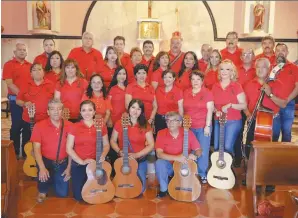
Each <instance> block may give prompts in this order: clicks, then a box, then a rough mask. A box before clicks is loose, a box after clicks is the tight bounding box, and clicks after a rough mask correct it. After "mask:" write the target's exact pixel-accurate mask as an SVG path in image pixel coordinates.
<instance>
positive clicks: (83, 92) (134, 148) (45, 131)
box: [3, 32, 298, 202]
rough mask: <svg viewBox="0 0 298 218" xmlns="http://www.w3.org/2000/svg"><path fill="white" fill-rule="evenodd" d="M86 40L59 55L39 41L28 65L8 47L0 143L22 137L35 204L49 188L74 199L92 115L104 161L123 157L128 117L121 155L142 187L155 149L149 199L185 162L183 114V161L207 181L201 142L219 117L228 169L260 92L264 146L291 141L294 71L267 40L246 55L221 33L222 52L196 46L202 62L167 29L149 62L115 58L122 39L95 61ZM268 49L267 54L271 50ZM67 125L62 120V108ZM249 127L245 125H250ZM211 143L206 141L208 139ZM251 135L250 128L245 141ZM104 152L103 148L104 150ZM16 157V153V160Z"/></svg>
mask: <svg viewBox="0 0 298 218" xmlns="http://www.w3.org/2000/svg"><path fill="white" fill-rule="evenodd" d="M93 41H94V36H93V34H92V33H90V32H85V33H84V34H83V36H82V46H81V47H78V48H74V49H72V50H71V51H70V53H69V55H68V58H67V59H66V60H64V59H63V57H62V55H61V53H60V52H59V51H57V50H54V48H55V42H54V40H53V39H48V38H47V39H45V40H44V41H43V46H44V50H45V52H44V53H43V54H41V55H39V56H37V57H36V58H35V60H34V62H33V64H31V63H29V62H28V61H26V60H25V58H26V56H27V47H26V45H25V44H23V43H17V44H16V47H15V50H14V58H13V59H12V60H10V61H8V62H7V63H5V65H4V68H3V79H4V80H5V81H6V84H7V86H8V89H9V94H8V98H9V102H10V110H11V119H12V126H11V132H10V138H11V140H13V141H14V145H15V152H16V154H17V155H19V153H20V147H21V146H20V133H21V132H22V146H23V147H24V145H25V144H26V143H27V142H28V141H29V140H30V141H31V142H33V145H34V154H35V158H36V161H37V166H38V190H39V194H38V197H37V201H38V202H43V201H44V200H45V198H46V194H47V193H48V189H49V187H50V185H51V184H52V183H54V188H55V190H56V193H57V195H58V196H60V197H64V196H66V195H67V194H68V186H67V183H68V180H69V179H70V178H71V177H72V178H73V181H72V191H73V194H74V198H75V199H76V200H82V196H81V190H82V187H83V185H84V183H85V182H86V179H87V175H86V165H87V164H88V163H90V162H92V161H94V160H95V159H96V127H95V125H94V116H95V115H96V114H100V115H101V116H102V118H103V122H104V126H103V128H102V137H103V145H104V149H103V153H102V155H101V158H100V161H103V160H105V159H106V158H107V159H109V160H110V162H111V163H113V162H114V161H115V159H116V158H117V157H118V156H122V155H123V151H122V148H123V141H122V137H123V128H122V124H121V116H122V114H123V113H124V112H128V114H129V117H130V124H131V125H129V127H128V139H129V145H130V146H129V156H130V157H131V158H134V159H136V160H138V162H139V167H138V175H139V177H140V179H141V181H142V184H143V192H144V191H145V190H146V173H147V161H146V156H147V155H148V154H149V153H150V152H152V151H153V150H154V149H155V150H156V155H157V157H158V160H157V161H156V164H155V167H156V175H157V179H158V180H159V183H160V192H159V194H158V196H159V197H163V196H165V195H166V194H167V184H168V176H171V175H172V174H173V168H172V162H173V161H180V162H185V161H186V160H187V158H186V157H184V156H183V155H182V151H183V134H184V131H183V128H182V127H181V124H182V118H183V115H185V114H187V115H189V116H190V117H191V120H192V124H191V128H190V130H189V144H190V146H188V148H189V157H188V158H190V159H193V160H194V161H196V162H197V164H198V174H199V176H200V179H201V182H202V183H203V184H206V183H207V178H206V176H207V171H208V167H209V151H210V144H211V141H212V144H214V150H218V149H219V120H218V118H219V117H220V116H221V115H222V113H226V114H227V122H226V123H225V135H224V147H225V148H224V149H225V151H226V152H229V153H230V154H232V156H233V157H234V160H235V166H237V163H238V164H239V162H240V161H241V158H242V155H241V148H240V144H241V142H242V136H243V134H242V133H243V129H244V124H245V121H246V120H253V119H252V117H251V114H252V112H253V110H254V108H255V105H256V101H257V99H258V97H259V95H260V92H261V90H264V91H265V93H266V95H265V98H264V101H263V105H264V106H266V107H267V108H269V109H271V110H272V111H273V112H274V122H273V141H277V140H278V139H279V135H280V132H281V133H282V141H284V142H289V141H291V127H292V124H293V121H294V110H295V102H294V98H295V97H296V96H297V94H298V68H297V66H296V65H294V64H293V63H291V62H289V61H288V60H286V58H287V55H288V47H287V45H286V44H284V43H278V44H277V45H275V41H274V38H272V37H271V36H266V37H264V38H263V39H262V48H263V53H262V54H260V55H258V56H255V54H254V51H253V50H252V49H251V48H246V49H242V48H239V47H238V45H237V44H238V34H237V33H236V32H229V33H228V34H227V36H226V48H225V49H223V50H221V51H219V50H217V49H212V47H211V46H210V45H208V44H203V45H202V48H201V54H202V58H201V59H198V58H197V55H196V54H195V53H194V52H192V51H188V52H186V53H184V52H182V51H181V47H182V42H183V39H182V37H181V33H180V32H174V33H173V34H172V38H171V44H170V51H169V52H165V51H160V52H159V53H158V54H157V55H156V57H154V56H153V51H154V44H153V42H152V41H150V40H146V41H144V43H143V52H142V51H141V50H140V49H139V48H138V47H135V48H132V49H131V52H130V54H127V53H125V52H124V48H125V38H124V37H123V36H117V37H115V38H114V45H113V46H108V47H107V49H106V53H105V57H104V59H103V57H102V54H101V52H100V51H98V50H97V49H95V48H93ZM274 49H275V51H274ZM279 58H283V59H284V60H286V61H285V65H284V66H283V68H282V69H281V70H280V71H279V73H278V74H277V76H276V79H275V80H274V81H271V82H269V83H267V81H266V79H267V77H268V75H269V73H270V71H271V69H272V68H273V67H275V66H276V64H277V61H278V59H279ZM32 106H34V108H35V114H34V123H36V124H35V126H34V129H33V132H32V133H31V130H30V118H29V115H28V108H30V107H32ZM65 109H67V110H68V111H69V119H68V120H64V119H62V114H63V110H65ZM253 125H254V123H253ZM212 136H213V138H214V142H213V140H211V138H212ZM253 138H254V127H252V128H250V131H249V133H248V135H247V144H250V143H251V141H253ZM110 147H111V149H110ZM21 155H23V156H24V155H25V154H21Z"/></svg>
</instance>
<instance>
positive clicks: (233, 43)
mask: <svg viewBox="0 0 298 218" xmlns="http://www.w3.org/2000/svg"><path fill="white" fill-rule="evenodd" d="M237 44H238V33H237V32H234V31H233V32H228V34H227V37H226V45H227V47H226V48H225V49H222V50H221V51H220V53H221V56H222V60H225V59H229V60H231V61H232V62H233V63H234V64H235V66H236V67H238V66H240V65H241V54H242V49H241V48H239V47H238V46H237Z"/></svg>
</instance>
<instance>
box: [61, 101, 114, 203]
mask: <svg viewBox="0 0 298 218" xmlns="http://www.w3.org/2000/svg"><path fill="white" fill-rule="evenodd" d="M95 114H96V109H95V104H94V103H93V102H92V101H90V100H86V101H83V102H82V103H81V104H80V119H81V120H80V122H78V123H75V124H74V125H73V128H72V129H71V130H70V133H69V134H68V136H67V142H66V152H67V153H68V155H69V156H70V157H71V158H72V163H71V176H72V192H73V195H74V198H75V199H76V200H77V201H81V200H82V195H81V192H82V188H83V186H84V184H85V182H86V181H87V174H86V167H87V164H89V163H91V162H93V161H95V159H96V127H95V126H94V116H95ZM101 134H102V141H103V143H102V144H103V152H102V154H101V157H100V160H99V161H100V162H102V161H104V160H105V157H106V155H107V153H108V151H109V149H110V144H109V139H108V134H107V128H106V127H105V126H104V127H103V128H102V133H101Z"/></svg>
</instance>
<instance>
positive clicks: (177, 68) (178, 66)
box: [169, 51, 185, 75]
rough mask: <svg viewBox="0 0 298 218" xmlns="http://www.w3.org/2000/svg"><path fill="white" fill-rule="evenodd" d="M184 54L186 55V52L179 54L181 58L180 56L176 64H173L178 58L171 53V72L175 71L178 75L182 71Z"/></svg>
mask: <svg viewBox="0 0 298 218" xmlns="http://www.w3.org/2000/svg"><path fill="white" fill-rule="evenodd" d="M184 54H185V53H184V52H180V54H179V55H180V56H179V58H178V60H176V61H175V63H174V64H172V63H173V61H174V60H175V59H176V56H174V55H173V53H172V52H171V51H169V56H170V63H171V64H170V65H171V70H172V71H174V72H175V73H176V74H177V75H178V73H179V71H180V69H181V65H182V62H183V58H184Z"/></svg>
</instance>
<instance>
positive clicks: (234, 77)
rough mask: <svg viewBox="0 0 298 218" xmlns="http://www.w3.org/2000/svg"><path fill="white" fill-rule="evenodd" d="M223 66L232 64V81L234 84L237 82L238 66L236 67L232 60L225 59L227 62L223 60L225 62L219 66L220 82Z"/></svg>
mask: <svg viewBox="0 0 298 218" xmlns="http://www.w3.org/2000/svg"><path fill="white" fill-rule="evenodd" d="M223 64H230V65H231V66H232V76H231V78H230V79H231V80H232V81H233V82H235V81H237V79H238V72H237V69H236V66H235V64H234V63H233V62H232V61H231V60H229V59H225V60H223V61H222V62H221V63H220V64H219V66H218V80H219V81H221V76H220V68H221V66H222V65H223Z"/></svg>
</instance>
